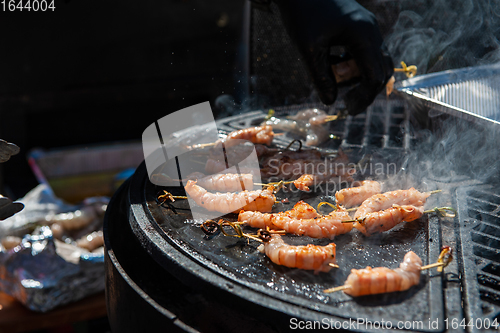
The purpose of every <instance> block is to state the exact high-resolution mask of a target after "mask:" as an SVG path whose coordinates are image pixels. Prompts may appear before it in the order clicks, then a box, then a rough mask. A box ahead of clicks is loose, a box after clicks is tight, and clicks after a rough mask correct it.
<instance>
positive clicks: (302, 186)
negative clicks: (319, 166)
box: [293, 173, 314, 192]
mask: <svg viewBox="0 0 500 333" xmlns="http://www.w3.org/2000/svg"><path fill="white" fill-rule="evenodd" d="M313 184H314V175H311V174H307V173H306V174H304V175H302V176H300V177H299V179H296V180H294V181H293V185H295V187H296V188H298V189H299V190H301V191H304V192H309V186H312V185H313Z"/></svg>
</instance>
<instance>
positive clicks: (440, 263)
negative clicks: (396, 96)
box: [323, 246, 453, 293]
mask: <svg viewBox="0 0 500 333" xmlns="http://www.w3.org/2000/svg"><path fill="white" fill-rule="evenodd" d="M451 252H452V250H451V248H450V247H449V246H443V248H442V250H441V253H440V254H439V258H438V260H437V262H435V263H434V264H430V265H426V266H422V267H420V270H421V271H424V270H426V269H431V268H434V267H438V272H442V270H443V268H445V267H446V266H448V264H449V263H450V262H451V261H452V259H453V256H452V254H451ZM439 269H441V270H439ZM350 288H352V287H351V286H350V285H348V284H344V285H343V286H339V287H334V288H329V289H325V290H323V292H324V293H334V292H337V291H341V290H346V289H350Z"/></svg>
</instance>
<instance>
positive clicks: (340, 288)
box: [323, 284, 352, 294]
mask: <svg viewBox="0 0 500 333" xmlns="http://www.w3.org/2000/svg"><path fill="white" fill-rule="evenodd" d="M351 288H352V287H351V286H350V285H348V284H344V285H343V286H339V287H335V288H330V289H325V290H323V292H324V293H327V294H329V293H334V292H337V291H341V290H346V289H351Z"/></svg>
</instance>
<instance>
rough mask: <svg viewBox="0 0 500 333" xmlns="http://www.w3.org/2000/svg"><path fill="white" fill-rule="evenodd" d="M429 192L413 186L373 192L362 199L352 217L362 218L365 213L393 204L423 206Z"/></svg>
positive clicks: (386, 207) (389, 206)
mask: <svg viewBox="0 0 500 333" xmlns="http://www.w3.org/2000/svg"><path fill="white" fill-rule="evenodd" d="M429 195H430V193H421V192H419V191H417V190H415V189H414V188H413V187H412V188H410V189H409V190H397V191H392V192H385V193H381V194H375V195H373V196H371V197H370V198H368V199H366V200H365V201H363V203H362V204H361V206H360V207H359V208H358V210H357V211H356V213H355V214H354V218H355V219H358V218H364V217H365V216H366V215H368V214H370V213H373V212H376V211H380V210H384V209H388V208H391V207H392V206H393V205H412V206H423V205H424V204H425V201H426V199H427V198H428V197H429Z"/></svg>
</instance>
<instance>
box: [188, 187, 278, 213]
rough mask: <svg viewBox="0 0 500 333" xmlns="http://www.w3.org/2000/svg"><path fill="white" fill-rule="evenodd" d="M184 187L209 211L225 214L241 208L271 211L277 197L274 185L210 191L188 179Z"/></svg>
mask: <svg viewBox="0 0 500 333" xmlns="http://www.w3.org/2000/svg"><path fill="white" fill-rule="evenodd" d="M184 188H185V189H186V193H187V194H188V195H189V196H190V197H191V199H193V200H194V201H195V202H196V203H197V204H198V205H199V206H201V207H203V208H205V209H206V210H208V211H211V212H219V213H223V214H228V213H231V212H234V213H238V212H239V211H240V210H241V209H243V210H254V211H259V212H269V211H271V210H272V208H273V205H274V203H275V202H276V197H275V196H274V194H273V190H274V187H272V186H269V187H268V188H266V189H265V190H258V191H242V192H238V193H232V192H227V193H219V192H217V193H210V192H208V191H207V190H205V189H204V188H203V187H201V186H198V185H196V182H195V181H192V180H188V182H187V184H186V186H185V187H184Z"/></svg>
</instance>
